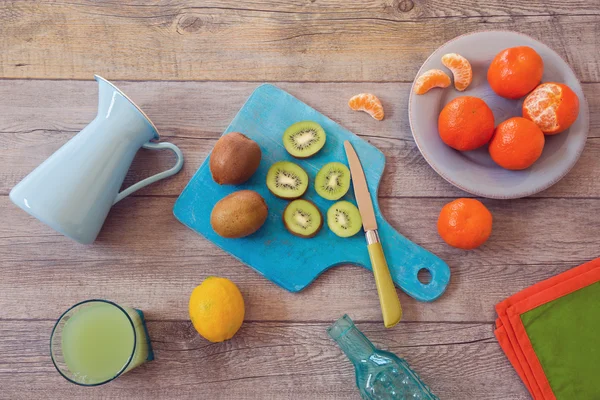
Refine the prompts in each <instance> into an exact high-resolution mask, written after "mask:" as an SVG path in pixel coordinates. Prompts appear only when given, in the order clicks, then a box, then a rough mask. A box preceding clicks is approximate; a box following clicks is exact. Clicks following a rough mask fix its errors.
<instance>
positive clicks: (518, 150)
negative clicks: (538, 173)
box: [489, 117, 545, 170]
mask: <svg viewBox="0 0 600 400" xmlns="http://www.w3.org/2000/svg"><path fill="white" fill-rule="evenodd" d="M544 143H545V138H544V133H543V132H542V131H541V130H540V128H538V126H537V125H536V124H534V123H533V122H531V121H530V120H528V119H525V118H521V117H514V118H510V119H507V120H506V121H504V122H502V123H501V124H500V125H498V126H497V127H496V130H495V131H494V136H492V140H491V141H490V146H489V151H490V156H491V157H492V160H494V162H496V164H498V165H499V166H501V167H503V168H506V169H511V170H520V169H525V168H529V167H530V166H531V165H532V164H533V163H534V162H536V161H537V159H538V158H540V156H541V155H542V150H544Z"/></svg>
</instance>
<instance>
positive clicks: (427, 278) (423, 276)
mask: <svg viewBox="0 0 600 400" xmlns="http://www.w3.org/2000/svg"><path fill="white" fill-rule="evenodd" d="M417 278H418V279H419V282H421V283H422V284H423V285H428V284H429V282H431V272H429V270H428V269H427V268H421V269H420V270H419V272H417Z"/></svg>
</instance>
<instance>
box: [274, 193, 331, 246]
mask: <svg viewBox="0 0 600 400" xmlns="http://www.w3.org/2000/svg"><path fill="white" fill-rule="evenodd" d="M283 224H284V225H285V227H286V228H287V230H288V231H290V233H291V234H293V235H296V236H300V237H303V238H311V237H313V236H315V235H316V234H317V233H318V232H319V231H320V230H321V227H322V226H323V216H322V215H321V211H319V209H318V208H317V206H315V204H314V203H313V202H311V201H308V200H302V199H299V200H294V201H292V202H291V203H290V204H288V206H287V207H286V208H285V210H283Z"/></svg>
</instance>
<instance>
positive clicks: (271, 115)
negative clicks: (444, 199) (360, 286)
mask: <svg viewBox="0 0 600 400" xmlns="http://www.w3.org/2000/svg"><path fill="white" fill-rule="evenodd" d="M304 120H312V121H315V122H318V123H319V124H321V126H322V127H323V128H324V129H325V132H326V133H327V141H326V143H325V146H324V147H323V149H321V151H320V152H319V153H317V154H316V155H315V156H313V157H311V158H309V159H306V160H298V159H294V158H293V157H292V156H290V155H289V154H288V153H287V151H286V150H285V148H284V147H283V144H282V140H281V137H282V134H283V132H284V130H285V129H286V128H287V127H288V126H290V125H291V124H293V123H294V122H298V121H304ZM373 127H374V129H376V127H377V122H375V121H373ZM229 132H241V133H243V134H244V135H246V136H248V137H249V138H251V139H253V140H254V141H255V142H256V143H258V145H259V146H260V148H261V150H262V160H261V162H260V166H259V168H258V170H257V171H256V173H255V174H254V175H253V176H252V178H251V179H250V180H249V181H248V182H246V183H245V184H243V185H239V186H220V185H218V184H216V183H215V182H214V181H213V179H212V176H211V174H210V170H209V166H208V160H209V159H208V158H207V159H206V160H205V161H204V163H203V164H202V165H201V166H200V169H198V171H197V172H196V174H195V175H194V176H193V178H192V179H191V180H190V182H189V183H188V185H187V186H186V188H185V189H184V190H183V192H182V193H181V196H179V198H178V199H177V202H176V203H175V206H174V208H173V213H174V214H175V217H177V219H179V221H181V222H182V223H183V224H185V225H186V226H188V227H189V228H190V229H192V230H194V231H195V232H197V233H199V234H200V235H202V236H204V237H205V238H207V239H208V240H210V241H212V242H214V243H215V244H216V245H217V246H219V247H220V248H222V249H223V250H225V251H227V252H228V253H230V254H231V255H233V256H234V257H235V258H237V259H238V260H240V261H241V262H243V263H244V264H246V265H248V266H250V267H252V268H253V269H255V270H256V271H258V272H259V273H261V274H262V275H264V276H265V278H267V279H269V280H271V281H272V282H274V283H276V284H277V285H279V286H281V287H282V288H284V289H287V290H289V291H291V292H297V291H300V290H302V289H304V288H305V287H306V286H308V285H309V284H310V283H311V282H312V281H313V280H314V279H315V278H317V277H318V276H319V275H320V274H321V273H323V271H325V270H327V269H328V268H330V267H333V266H335V265H339V264H357V265H360V266H362V267H365V268H367V269H369V270H370V269H371V263H370V261H369V254H368V253H367V245H366V242H365V238H364V235H363V234H361V233H359V234H357V235H355V236H354V237H351V238H346V239H343V238H339V237H338V236H336V235H335V234H334V233H333V232H331V231H330V230H329V228H328V227H327V224H326V223H325V224H324V225H323V229H321V231H320V232H319V233H318V234H317V235H316V236H315V237H314V238H311V239H302V238H299V237H296V236H294V235H292V234H291V233H289V232H288V231H287V230H286V229H285V227H284V226H283V222H282V219H281V215H282V213H283V210H284V208H285V207H286V205H287V204H288V201H286V200H282V199H279V198H277V197H275V196H274V195H272V194H271V193H270V192H269V190H268V189H267V187H266V184H265V178H266V176H267V171H268V169H269V166H270V165H271V164H273V163H274V162H276V161H281V160H288V161H293V162H295V163H297V164H299V165H300V166H301V167H302V168H304V170H305V171H306V172H307V173H308V176H309V179H310V184H309V189H308V191H307V192H306V194H305V195H304V198H307V199H310V200H312V201H313V202H314V203H315V204H316V205H317V206H318V207H319V209H320V210H321V213H322V214H323V217H324V218H326V213H327V209H328V208H329V207H330V206H331V205H332V204H333V203H334V202H333V201H328V200H325V199H323V198H321V197H320V196H319V195H317V193H316V192H315V189H314V187H313V182H314V178H315V176H316V174H317V171H319V169H320V168H321V167H322V166H323V165H325V164H326V163H328V162H331V161H339V162H341V163H344V164H346V165H348V161H347V159H346V154H345V152H344V146H343V142H344V141H345V140H349V141H350V143H352V145H353V146H354V149H355V150H356V153H357V154H358V157H359V158H360V160H361V163H362V166H363V168H364V171H365V175H366V178H367V183H368V185H369V190H370V192H371V194H372V195H373V194H375V193H377V189H378V186H379V181H380V179H381V174H382V173H383V169H384V166H385V157H384V155H383V153H382V152H381V151H379V150H378V149H377V148H376V147H374V146H372V145H370V144H369V143H367V142H366V141H364V140H362V139H361V138H359V137H358V136H356V135H354V134H353V133H352V132H349V131H348V130H346V129H344V128H342V127H341V126H340V125H338V124H337V123H335V122H333V121H332V120H330V119H329V118H327V117H325V116H324V115H323V114H321V113H319V112H318V111H316V110H314V109H313V108H311V107H309V106H307V105H306V104H304V103H303V102H301V101H300V100H298V99H296V98H295V97H293V96H292V95H290V94H289V93H287V92H285V91H283V90H281V89H279V88H277V87H275V86H273V85H262V86H260V87H258V88H257V89H256V90H255V91H254V92H253V93H252V95H251V96H250V98H249V99H248V100H247V101H246V104H244V106H243V107H242V109H241V110H240V111H239V113H238V114H237V115H236V117H235V118H234V119H233V121H232V122H231V124H230V125H229V127H228V128H227V130H226V131H225V133H229ZM241 189H251V190H255V191H257V192H258V193H260V194H261V195H262V196H263V198H264V199H265V201H266V202H267V205H268V206H269V216H268V218H267V221H266V222H265V224H264V225H263V227H262V228H261V229H260V230H258V231H257V232H256V233H254V234H253V235H250V236H248V237H245V238H242V239H225V238H222V237H220V236H219V235H217V234H216V233H215V232H214V231H213V230H212V228H211V225H210V214H211V211H212V208H213V206H214V205H215V204H216V203H217V202H218V201H219V200H221V199H222V198H223V197H225V196H226V195H228V194H230V193H232V192H234V191H237V190H241ZM343 200H349V201H351V202H352V203H354V204H356V201H355V199H354V191H353V190H352V189H350V190H349V191H348V194H346V196H344V198H343ZM373 203H374V206H375V215H376V216H377V221H378V225H379V235H380V237H381V241H382V243H383V249H384V251H385V254H386V258H387V261H388V264H389V268H390V272H391V274H392V278H393V279H394V282H395V283H396V285H398V286H399V287H400V288H401V289H402V290H403V291H404V292H406V293H407V294H409V295H410V296H412V297H414V298H415V299H417V300H421V301H432V300H435V299H436V298H438V297H439V296H440V295H441V294H442V293H443V292H444V290H445V289H446V286H447V285H448V281H449V280H450V269H449V268H448V265H447V264H446V263H445V262H444V261H442V260H441V259H440V258H438V257H436V256H435V255H433V254H432V253H430V252H428V251H427V250H425V249H423V248H421V247H419V246H418V245H416V244H414V243H413V242H411V241H410V240H408V239H406V238H405V237H404V236H402V235H401V234H399V233H398V232H396V230H394V228H392V226H391V225H390V224H388V223H387V222H386V221H385V219H384V218H383V216H382V215H381V210H380V209H379V204H378V203H377V198H374V199H373ZM216 268H217V269H216V270H215V272H217V270H218V267H216ZM420 269H427V270H429V272H430V274H431V281H430V282H429V283H428V284H422V283H421V282H420V281H419V280H418V279H417V273H418V271H419V270H420ZM373 290H375V284H373Z"/></svg>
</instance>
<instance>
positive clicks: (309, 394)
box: [0, 0, 600, 400]
mask: <svg viewBox="0 0 600 400" xmlns="http://www.w3.org/2000/svg"><path fill="white" fill-rule="evenodd" d="M487 29H506V30H515V31H519V32H523V33H526V34H529V35H531V36H533V37H534V38H536V39H539V40H541V41H543V42H545V43H547V44H548V45H549V46H550V47H552V48H553V49H554V50H556V51H557V52H558V53H559V54H560V55H562V56H563V57H564V58H565V59H566V60H567V61H568V62H569V63H570V65H571V66H572V67H573V69H574V70H575V72H576V74H577V76H578V77H579V78H580V79H581V81H582V83H583V88H584V91H585V93H586V96H587V100H588V102H589V106H590V114H591V129H590V134H589V139H588V143H587V147H586V149H585V151H584V153H583V155H582V157H581V159H580V161H579V162H578V164H577V165H576V166H575V168H574V169H573V170H572V171H571V172H570V173H569V175H568V176H567V177H566V178H564V179H563V180H562V181H560V182H559V183H558V184H556V185H555V186H553V187H552V188H550V189H548V190H546V191H544V192H542V193H539V194H537V195H535V196H532V197H530V198H525V199H520V200H512V201H494V200H483V202H484V203H485V204H486V205H487V206H488V207H489V208H490V210H491V211H492V213H493V215H494V232H493V234H492V237H491V239H490V240H489V242H488V243H487V244H486V245H484V246H483V247H481V248H480V249H477V250H474V251H470V252H464V251H460V250H456V249H452V248H450V247H449V246H447V245H446V244H444V243H443V242H442V240H441V239H440V238H439V236H438V235H437V233H436V228H435V224H436V219H437V215H438V213H439V210H440V208H441V207H442V205H444V204H445V203H447V202H448V201H450V200H452V199H454V198H457V197H462V196H468V195H467V194H466V193H464V192H462V191H460V190H458V189H456V188H454V187H453V186H451V185H450V184H448V183H447V182H445V181H444V180H443V179H442V178H440V177H439V176H438V175H436V173H435V172H434V171H433V170H432V169H431V168H430V167H429V166H428V165H427V163H426V162H425V161H424V159H423V158H422V157H421V155H420V153H419V151H418V150H417V147H416V146H415V143H414V141H413V138H412V136H411V132H410V129H409V126H408V120H407V101H408V95H409V88H410V85H411V82H412V80H413V79H414V76H415V74H416V72H417V70H418V68H419V66H420V65H421V63H422V62H423V61H424V60H425V59H426V57H427V56H428V55H429V54H430V53H431V52H432V51H433V50H435V49H436V48H437V47H438V46H440V45H441V44H443V43H444V42H446V41H447V40H449V39H452V38H453V37H455V36H458V35H460V34H463V33H466V32H471V31H477V30H487ZM599 54H600V4H599V3H598V0H587V1H578V2H568V1H563V0H545V1H544V0H535V1H533V0H532V1H527V2H523V1H520V0H457V1H453V2H449V1H442V0H401V1H399V0H362V1H342V0H254V1H240V0H235V1H233V0H171V1H169V0H164V1H152V2H149V1H143V0H139V1H129V0H128V1H125V0H123V1H122V0H118V1H117V0H114V1H91V0H90V1H83V2H81V1H52V2H48V1H18V0H14V1H6V0H3V1H0V78H2V79H1V80H0V149H1V153H0V154H1V156H0V388H1V389H0V398H6V399H20V398H22V399H28V400H29V399H34V398H35V399H38V398H53V399H56V398H60V399H71V398H72V399H75V398H108V397H110V398H122V399H131V398H143V399H151V398H164V399H174V398H194V399H199V398H206V399H237V398H244V399H270V398H273V399H275V398H277V399H279V398H294V399H358V398H359V395H358V392H357V391H356V390H355V387H354V372H353V369H352V366H351V364H350V363H349V362H348V361H347V360H346V359H345V357H344V356H343V355H342V353H341V351H340V350H339V349H338V348H337V347H336V346H335V344H334V343H333V342H332V341H331V340H329V339H328V337H327V335H326V333H325V328H326V327H327V326H328V325H330V324H331V323H332V322H333V321H334V320H335V319H337V318H338V317H340V316H341V315H343V314H344V313H348V314H349V315H350V316H351V317H352V318H353V319H354V320H355V321H356V322H357V325H358V327H359V328H360V329H362V330H363V331H364V332H365V333H366V334H367V335H368V336H369V337H370V338H371V339H372V340H373V342H374V343H375V344H377V345H379V346H381V347H383V348H386V349H390V350H391V351H393V352H395V353H397V354H399V355H401V356H403V357H405V358H406V359H407V360H408V362H409V363H410V364H411V365H412V366H414V368H415V369H416V370H417V371H418V372H419V373H420V375H421V376H422V378H423V379H424V380H425V381H426V382H428V383H429V385H430V386H431V387H432V389H433V390H434V392H435V393H437V394H438V395H439V396H440V398H442V399H526V398H528V394H527V392H526V390H525V389H524V386H523V385H522V384H521V382H520V381H519V379H518V377H517V375H516V373H515V372H514V371H513V370H512V368H511V366H510V365H509V363H508V361H507V360H506V358H505V356H504V354H503V353H502V352H501V351H500V348H499V346H498V344H497V343H496V340H495V338H494V336H493V332H492V330H493V321H494V319H495V314H494V309H493V306H494V304H495V303H497V302H498V301H499V300H501V299H503V298H505V297H507V296H509V295H511V294H513V293H515V292H516V291H518V290H520V289H523V288H525V287H527V286H529V285H531V284H533V283H535V282H538V281H540V280H542V279H545V278H548V277H550V276H552V275H555V274H557V273H559V272H562V271H565V270H567V269H568V268H571V267H573V266H575V265H578V264H581V263H582V262H584V261H587V260H590V259H592V258H594V257H596V256H598V255H599V246H598V244H599V240H598V233H599V228H598V227H599V226H600V212H598V211H599V205H600V199H599V196H600V179H599V178H598V176H600V163H599V162H598V159H599V157H600V117H599V115H600V94H599V93H600V56H599ZM94 73H97V74H100V75H102V76H104V77H106V78H108V79H110V80H114V81H116V83H117V84H118V85H119V87H121V88H122V89H123V90H124V91H125V92H126V93H127V94H128V95H130V96H131V98H132V99H134V101H136V102H137V103H138V104H139V105H140V106H141V107H142V108H143V109H144V110H145V111H146V112H147V113H148V115H149V116H150V117H151V118H152V120H153V121H154V122H155V124H156V125H157V126H158V128H159V130H160V131H161V133H162V137H163V139H165V140H168V141H172V142H173V143H175V144H177V145H178V146H180V148H181V149H182V150H183V152H184V154H185V157H186V164H185V167H184V169H183V171H182V172H181V173H180V174H179V175H177V176H176V177H174V178H172V179H169V180H165V181H163V182H160V183H157V184H154V185H152V186H151V187H149V188H147V189H145V190H142V191H140V192H138V193H137V194H136V195H134V196H132V197H131V198H128V199H126V200H124V201H122V202H120V203H119V204H118V205H116V206H115V207H114V208H113V210H112V212H111V213H110V215H109V217H108V220H107V221H106V224H105V226H104V229H103V231H102V232H101V234H100V237H99V238H98V240H97V241H96V243H94V244H93V245H90V246H83V245H79V244H76V243H74V242H72V241H71V240H69V239H67V238H65V237H63V236H61V235H60V234H58V233H56V232H54V231H52V230H51V229H50V228H48V227H46V226H45V225H43V224H41V223H40V222H38V221H37V220H35V219H33V218H32V217H30V216H28V215H27V214H25V213H24V212H22V211H20V210H19V209H18V208H17V207H16V206H14V205H13V204H12V203H11V202H10V201H9V198H8V193H9V191H10V189H11V188H12V187H13V186H14V185H15V184H16V183H17V182H19V180H21V179H22V178H23V177H24V176H25V175H26V174H27V173H29V172H30V171H31V170H33V169H34V168H35V167H36V166H37V165H39V164H40V163H41V162H42V161H43V160H44V159H45V158H47V157H48V156H49V155H50V154H52V153H53V152H54V151H55V150H56V149H58V148H59V147H60V146H61V145H62V144H63V143H65V142H66V141H67V140H68V139H69V138H70V137H72V136H73V135H74V134H76V133H77V132H78V131H79V130H80V129H81V128H82V127H84V126H85V125H86V123H87V122H89V121H90V120H91V119H92V118H93V117H94V115H95V110H96V103H97V85H96V83H95V82H94V81H93V80H92V76H93V74H94ZM262 82H273V83H275V84H277V85H278V86H280V87H282V88H283V89H285V90H287V91H289V92H290V93H292V94H293V95H295V96H297V97H298V98H300V99H301V100H303V101H305V102H307V103H308V104H310V105H312V106H313V107H315V108H317V109H318V110H320V111H322V112H323V113H324V114H326V115H328V116H330V117H331V118H333V119H334V120H336V121H338V122H339V123H341V124H342V125H344V126H345V127H347V128H348V129H350V130H351V131H353V132H355V133H357V134H359V135H361V136H362V137H363V138H365V139H366V140H368V141H369V142H371V143H372V144H374V145H375V146H377V147H379V148H380V149H381V150H382V151H383V152H384V153H385V155H386V157H387V169H386V172H385V175H384V179H383V181H382V185H381V190H380V193H379V197H380V203H381V205H382V208H383V212H384V214H385V215H386V217H387V218H388V219H389V221H390V223H391V224H392V225H393V226H394V227H395V228H397V229H398V230H399V231H400V232H401V233H403V234H404V235H405V236H407V237H408V238H410V239H411V240H413V241H415V242H416V243H418V244H420V245H422V246H424V247H426V248H428V249H429V250H431V251H433V252H435V253H437V254H438V255H439V256H441V257H442V258H444V259H445V260H446V261H447V262H448V264H449V265H450V266H451V268H452V280H451V283H450V286H449V287H448V290H447V292H446V293H445V294H444V296H443V297H442V298H441V299H439V300H438V301H436V302H434V303H432V304H425V303H419V302H416V301H414V300H412V299H411V298H409V297H408V296H406V295H404V294H403V293H400V296H401V300H402V304H403V306H404V311H405V316H404V320H403V322H402V323H401V324H400V325H399V326H397V327H396V328H394V329H389V330H385V329H384V328H383V325H382V323H381V317H380V311H379V305H378V299H377V293H376V291H375V286H374V282H373V278H372V276H371V274H370V273H369V272H367V271H366V270H363V269H362V268H358V267H353V266H344V267H340V268H334V269H332V270H330V271H328V272H326V273H325V274H324V275H323V276H321V277H320V278H319V279H318V280H317V281H316V282H314V284H312V285H311V286H310V287H309V288H308V289H306V290H305V291H303V292H301V293H298V294H292V293H288V292H286V291H284V290H282V289H280V288H278V287H276V286H275V285H273V284H271V283H270V282H268V281H267V280H266V279H264V278H262V277H261V276H259V275H258V274H257V273H255V272H254V271H252V270H251V269H250V268H247V267H245V266H243V265H241V264H240V263H239V262H237V261H236V260H235V259H233V258H232V257H230V256H228V255H227V254H225V253H223V252H222V251H221V250H219V249H218V248H216V247H215V246H214V245H213V244H211V243H209V242H208V241H206V240H204V239H202V238H200V237H199V236H197V235H196V234H195V233H193V232H192V231H190V230H188V229H187V228H185V227H184V226H183V225H181V224H180V223H179V222H177V221H176V220H175V218H174V217H173V215H172V212H171V209H172V206H173V203H174V202H175V199H176V198H177V196H178V195H179V193H180V192H181V190H182V189H183V187H184V186H185V184H186V182H187V181H188V180H189V179H190V178H191V176H192V175H193V173H194V172H195V171H196V169H197V168H198V166H199V165H200V164H201V162H202V161H203V160H204V159H205V157H206V156H207V154H208V153H209V151H210V149H211V148H212V146H213V145H214V143H215V141H216V139H217V138H218V137H219V135H220V134H221V133H222V132H223V130H224V129H225V128H226V126H227V125H228V123H229V121H230V120H231V119H232V118H233V116H234V115H235V113H236V112H237V111H238V109H239V108H240V107H241V105H242V104H243V103H244V100H245V99H246V98H247V97H248V95H249V94H250V93H251V92H252V90H253V89H255V88H256V87H257V86H258V85H259V84H260V83H262ZM364 91H368V92H373V93H376V94H377V95H378V96H379V97H380V98H381V99H382V101H383V103H384V105H385V110H386V119H385V120H384V121H383V122H381V123H378V122H376V121H374V120H372V119H371V118H370V117H368V116H367V115H366V114H363V113H355V112H351V111H350V110H349V109H348V106H347V104H346V102H347V100H348V99H349V98H350V97H351V96H352V95H354V94H357V93H360V92H364ZM148 153H149V152H148ZM148 153H146V152H140V154H139V157H138V158H137V159H136V161H135V162H134V165H133V167H132V169H131V171H130V174H129V175H128V177H127V181H126V184H127V185H128V184H131V183H132V182H135V181H137V180H139V179H140V178H142V177H145V176H148V175H150V174H152V173H154V172H157V171H159V170H162V169H165V168H166V167H167V166H168V165H170V164H171V163H172V162H173V158H172V156H171V155H169V154H156V153H152V154H148ZM212 274H215V275H220V276H225V277H228V278H230V279H232V280H233V281H234V282H236V283H237V284H238V285H239V287H240V289H241V291H242V293H243V295H244V298H245V301H246V305H247V309H246V321H245V323H244V325H243V327H242V329H241V330H240V332H239V333H238V334H237V336H235V338H233V339H232V340H230V341H228V342H225V343H221V344H210V343H209V342H207V341H205V340H204V339H202V338H201V337H200V336H199V335H198V334H197V333H196V332H195V331H194V329H193V327H192V325H191V323H190V321H189V319H188V314H187V302H188V296H189V294H190V292H191V291H192V289H193V288H194V287H195V286H196V285H198V284H199V283H200V282H201V281H202V280H203V279H204V278H205V277H206V276H208V275H212ZM98 297H100V298H108V299H112V300H114V301H116V302H118V303H122V304H124V305H130V306H135V307H138V308H141V309H143V310H144V311H145V313H146V316H147V320H148V328H149V332H150V336H151V338H152V342H153V346H154V348H155V352H156V360H155V361H154V362H151V363H148V364H146V365H144V366H142V367H140V368H138V369H136V370H134V371H133V372H131V373H128V374H127V375H125V376H123V377H121V378H119V379H118V380H116V381H114V382H112V383H111V384H109V385H106V386H103V387H101V388H81V387H77V386H75V385H72V384H69V383H67V381H65V380H64V379H63V378H62V377H60V375H59V374H58V373H57V372H56V371H55V370H54V367H53V366H52V363H51V360H50V356H49V348H48V347H49V346H48V344H49V336H50V331H51V329H52V326H53V324H54V322H55V320H56V318H57V317H58V316H59V315H60V314H61V312H62V311H64V310H65V309H67V308H68V307H69V306H71V305H72V304H74V303H76V302H78V301H80V300H83V299H88V298H98Z"/></svg>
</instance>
